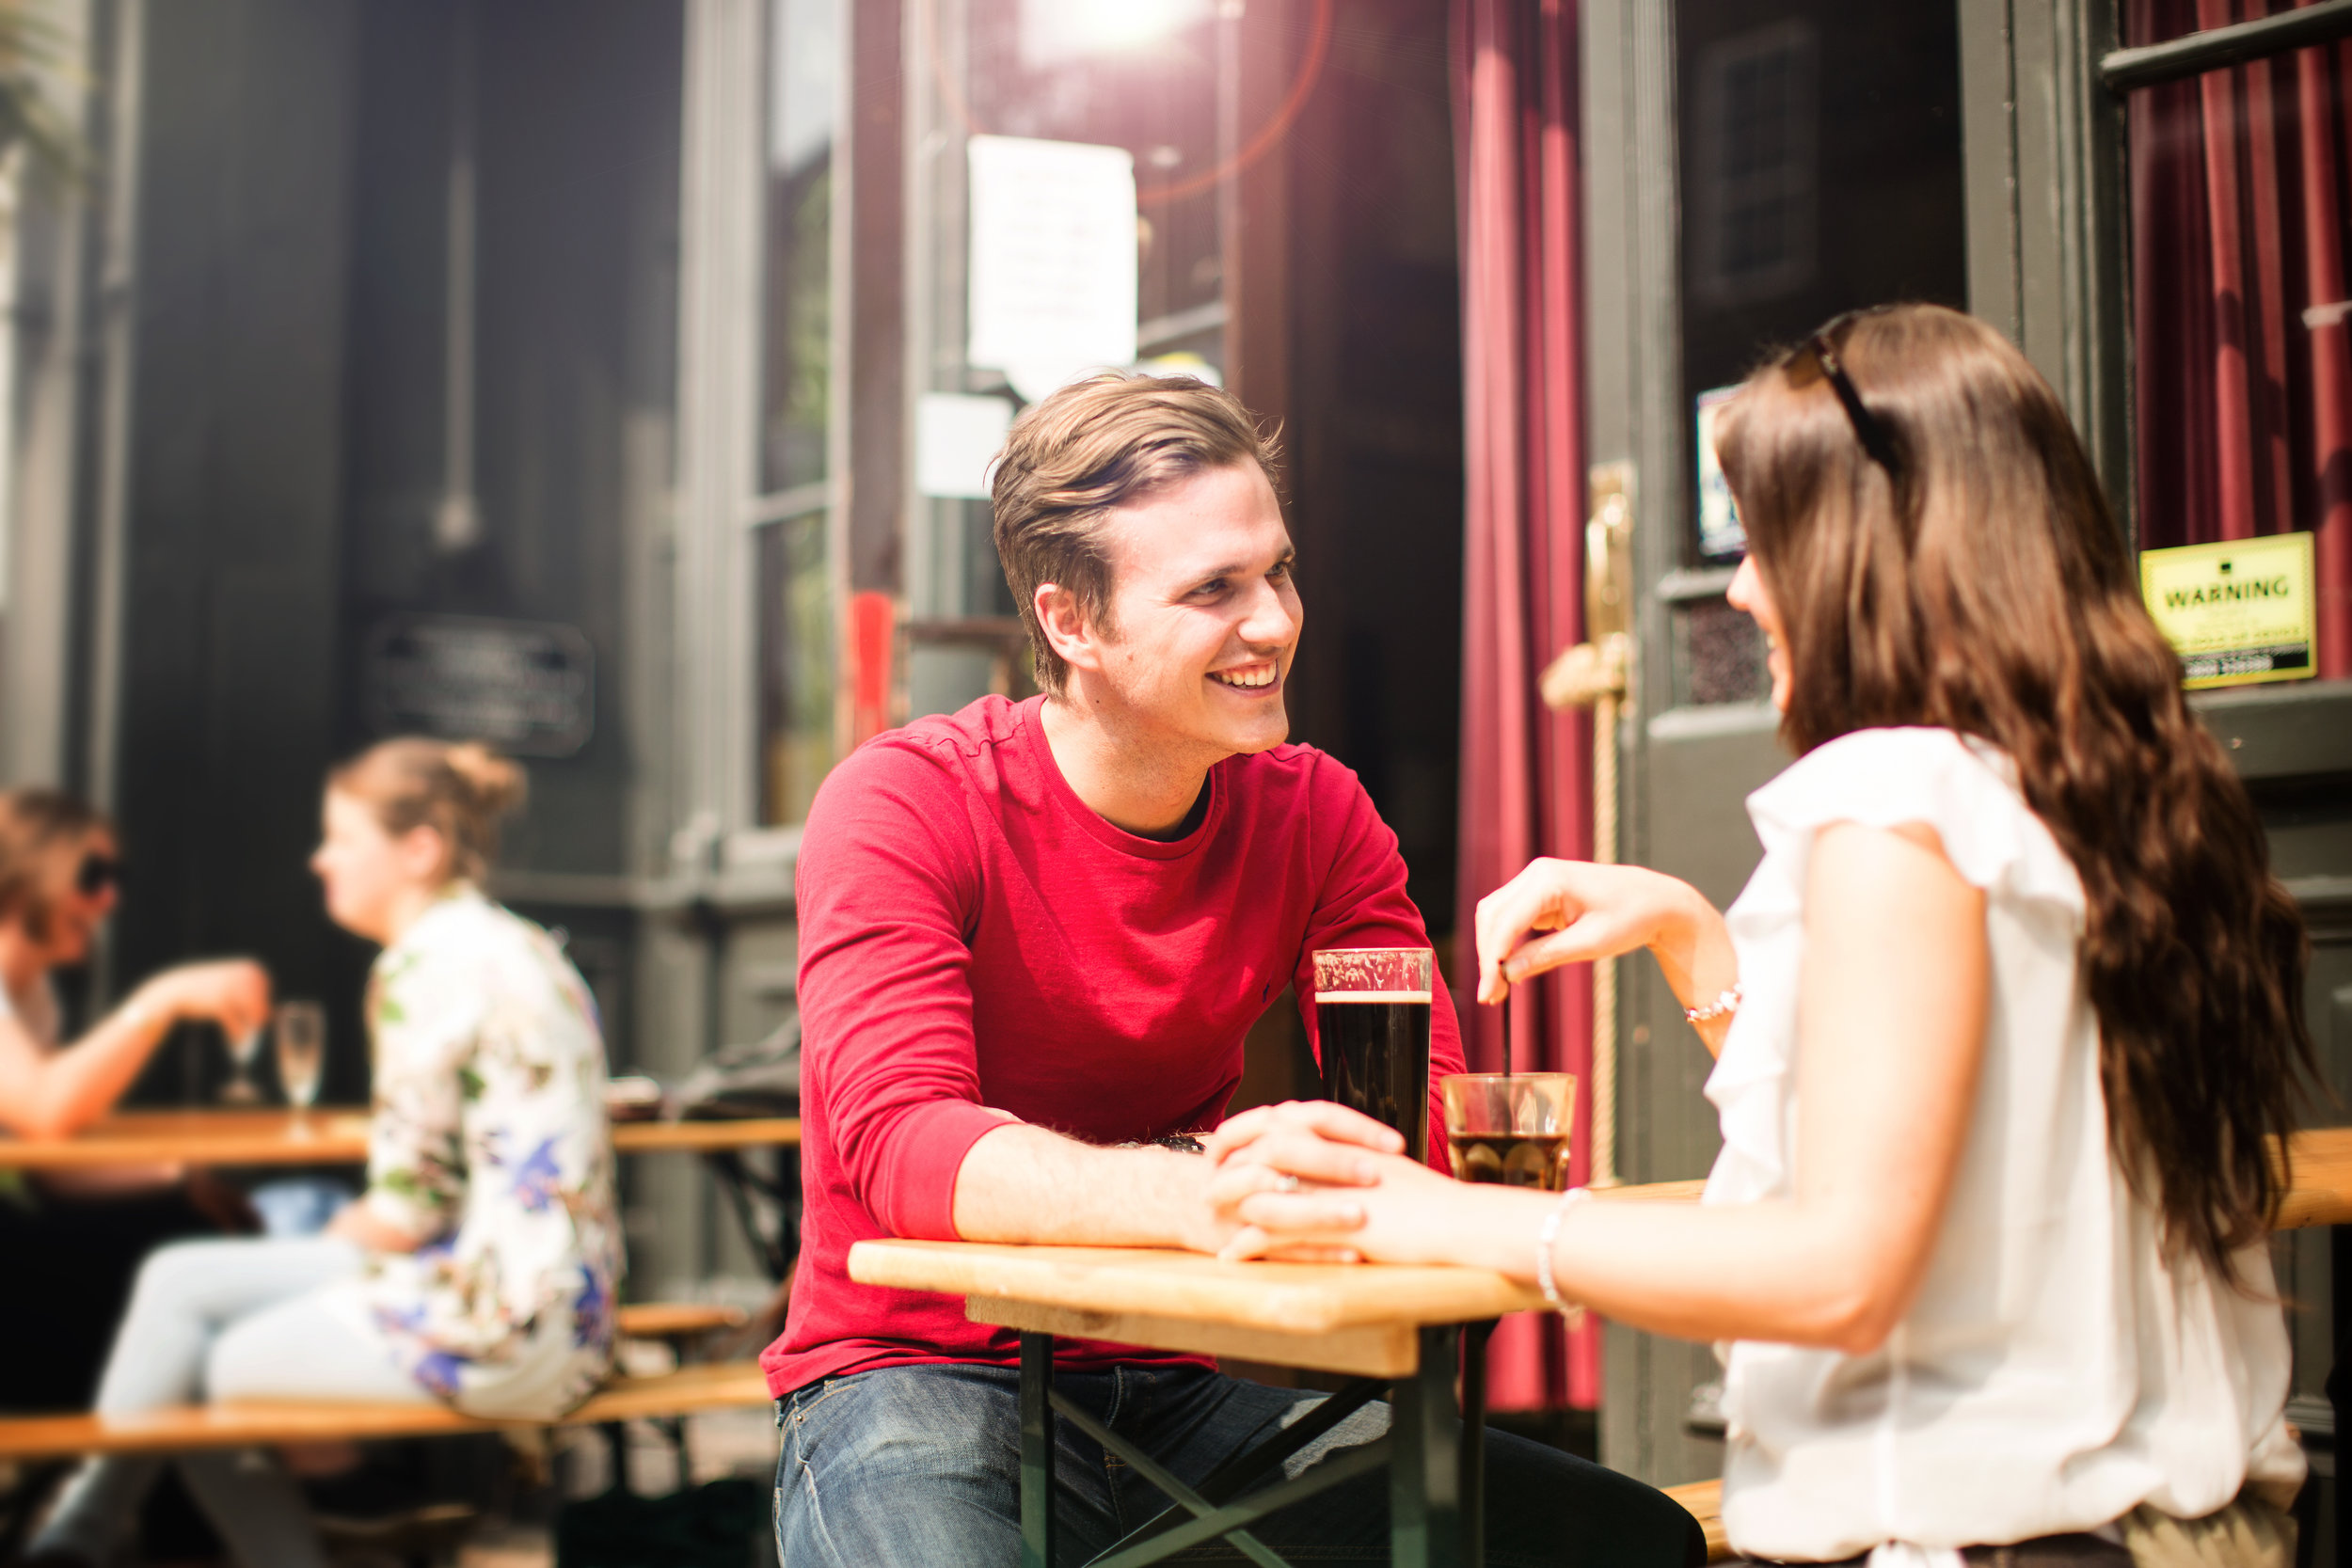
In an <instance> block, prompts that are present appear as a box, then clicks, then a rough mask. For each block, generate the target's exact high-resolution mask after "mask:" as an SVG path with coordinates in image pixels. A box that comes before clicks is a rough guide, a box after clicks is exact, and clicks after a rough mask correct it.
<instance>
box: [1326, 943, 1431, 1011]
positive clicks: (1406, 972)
mask: <svg viewBox="0 0 2352 1568" xmlns="http://www.w3.org/2000/svg"><path fill="white" fill-rule="evenodd" d="M1313 957H1314V965H1315V994H1316V995H1317V996H1334V995H1337V994H1339V993H1340V992H1343V991H1366V992H1371V991H1382V992H1386V991H1400V992H1418V993H1419V995H1418V996H1417V997H1415V998H1414V1000H1417V1001H1422V1002H1426V1001H1428V1000H1429V993H1430V992H1431V991H1432V990H1436V989H1437V988H1436V985H1435V977H1436V974H1437V968H1438V955H1437V954H1436V953H1435V952H1433V951H1431V950H1430V949H1429V948H1426V947H1327V948H1325V949H1323V950H1322V951H1320V952H1318V953H1316V954H1315V955H1313ZM1398 1000H1402V998H1398Z"/></svg>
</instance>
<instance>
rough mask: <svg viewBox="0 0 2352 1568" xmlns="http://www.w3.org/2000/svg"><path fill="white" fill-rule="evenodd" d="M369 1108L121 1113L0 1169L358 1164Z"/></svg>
mask: <svg viewBox="0 0 2352 1568" xmlns="http://www.w3.org/2000/svg"><path fill="white" fill-rule="evenodd" d="M800 1141H801V1124H800V1121H799V1119H798V1118H797V1117H764V1118H760V1119H757V1120H748V1121H621V1122H615V1123H613V1124H612V1147H613V1148H614V1149H615V1150H616V1151H617V1152H619V1153H622V1154H653V1153H662V1152H678V1153H687V1154H718V1153H726V1152H729V1151H733V1150H739V1149H747V1148H793V1147H796V1146H798V1145H799V1143H800ZM367 1157H368V1114H367V1113H366V1112H365V1111H361V1110H355V1109H350V1108H347V1107H341V1106H332V1105H327V1106H321V1107H319V1108H318V1109H316V1110H313V1111H310V1112H297V1111H290V1110H266V1111H122V1112H118V1113H117V1114H116V1115H114V1116H111V1117H104V1118H103V1119H102V1120H100V1121H99V1122H98V1123H96V1124H95V1125H94V1126H92V1127H90V1128H89V1129H88V1130H87V1131H86V1132H78V1133H76V1134H75V1135H74V1136H72V1137H71V1138H44V1139H28V1138H8V1137H0V1170H5V1169H17V1170H71V1169H76V1168H87V1167H89V1166H93V1165H139V1164H156V1163H158V1162H165V1161H179V1162H183V1163H185V1164H194V1165H338V1164H365V1163H366V1161H367Z"/></svg>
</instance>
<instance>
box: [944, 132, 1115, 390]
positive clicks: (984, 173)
mask: <svg viewBox="0 0 2352 1568" xmlns="http://www.w3.org/2000/svg"><path fill="white" fill-rule="evenodd" d="M970 145H971V159H972V273H971V323H972V335H971V343H970V346H969V348H968V349H967V351H966V357H967V358H968V359H969V361H970V362H971V363H972V364H974V365H978V366H985V367H988V368H990V369H993V370H1001V371H1003V372H1005V375H1006V378H1007V379H1009V381H1010V382H1011V383H1012V385H1013V389H1014V390H1015V391H1017V392H1019V393H1020V394H1021V395H1022V396H1023V397H1024V398H1026V399H1028V400H1030V401H1031V402H1034V401H1036V400H1037V399H1039V398H1041V397H1043V396H1044V395H1045V394H1046V393H1048V392H1050V391H1052V390H1053V389H1054V388H1057V387H1059V386H1061V385H1062V384H1063V383H1064V382H1067V381H1069V380H1071V379H1073V377H1075V376H1078V375H1080V374H1083V373H1084V372H1088V371H1093V370H1101V369H1104V368H1106V367H1122V366H1126V365H1131V364H1133V363H1134V362H1135V357H1136V167H1135V159H1134V157H1133V156H1132V155H1131V154H1130V153H1129V152H1128V151H1127V150H1126V149H1124V148H1120V147H1095V146H1090V145H1089V144H1087V143H1084V142H1057V141H1032V140H1029V139H1026V138H1025V137H1019V136H974V137H973V138H972V140H971V144H970Z"/></svg>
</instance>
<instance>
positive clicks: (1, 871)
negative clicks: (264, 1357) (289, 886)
mask: <svg viewBox="0 0 2352 1568" xmlns="http://www.w3.org/2000/svg"><path fill="white" fill-rule="evenodd" d="M120 881H121V860H120V851H119V847H118V845H117V841H116V837H115V830H114V825H113V824H112V823H111V822H109V821H108V820H107V819H106V817H105V816H103V814H101V813H100V812H98V811H97V810H96V809H95V808H93V807H91V806H90V805H88V804H87V802H85V801H83V800H78V799H76V798H74V797H73V796H72V795H68V794H64V793H62V792H60V791H56V790H50V789H15V790H8V791H5V792H0V1131H5V1132H8V1133H10V1134H13V1135H15V1136H17V1137H23V1138H61V1137H67V1136H71V1135H72V1133H74V1132H79V1131H81V1130H82V1129H83V1128H85V1127H87V1126H88V1125H89V1124H90V1123H91V1122H93V1121H95V1120H97V1119H98V1118H99V1117H102V1116H103V1115H105V1114H106V1113H107V1112H108V1111H109V1110H111V1109H112V1108H113V1107H114V1104H115V1101H117V1100H119V1099H120V1098H121V1096H122V1094H123V1091H124V1090H126V1089H128V1088H129V1087H130V1086H131V1084H132V1081H133V1080H134V1079H135V1078H136V1077H137V1076H138V1074H139V1070H140V1069H142V1068H143V1067H145V1066H146V1065H147V1060H148V1058H149V1057H150V1056H151V1054H152V1053H154V1051H155V1048H156V1047H157V1046H158V1045H160V1044H161V1043H162V1042H163V1041H164V1039H165V1038H166V1037H167V1036H169V1035H170V1033H171V1032H172V1030H173V1028H174V1027H175V1026H177V1025H178V1024H180V1023H183V1022H198V1021H201V1022H212V1023H216V1024H218V1025H219V1026H220V1027H221V1028H222V1029H223V1030H224V1031H226V1032H228V1033H229V1034H230V1035H232V1036H235V1035H241V1034H244V1033H246V1031H248V1030H252V1029H258V1028H260V1027H262V1024H263V1023H265V1022H267V1021H268V1018H269V1009H270V987H269V976H268V974H265V973H264V972H263V971H262V967H261V966H260V965H259V964H256V963H252V962H250V961H248V960H245V959H229V960H224V961H217V962H209V963H192V964H183V965H180V966H178V967H176V968H172V969H167V970H165V971H163V972H162V973H161V974H155V975H153V976H151V977H150V978H149V979H148V980H147V981H146V982H144V983H143V984H141V985H140V986H139V987H138V988H137V989H136V990H133V991H132V992H131V994H130V995H129V996H128V997H127V998H125V999H124V1000H123V1001H122V1002H121V1004H120V1005H119V1006H116V1007H115V1008H114V1009H113V1010H112V1011H110V1012H108V1013H107V1014H106V1015H105V1016H104V1017H103V1018H101V1019H100V1020H98V1022H96V1023H95V1024H94V1025H93V1026H92V1027H91V1028H90V1030H89V1031H88V1032H87V1034H85V1035H84V1036H83V1037H81V1038H80V1039H78V1040H76V1041H74V1042H72V1044H71V1045H68V1044H64V1043H63V1042H62V1041H61V1040H60V1038H59V1036H60V1033H61V1029H60V1022H59V1010H58V1006H57V998H56V990H55V989H54V988H53V985H52V981H51V975H52V972H54V971H56V970H58V969H71V968H73V967H76V966H78V965H80V964H83V963H85V962H87V960H88V958H89V955H90V951H91V949H92V947H93V946H94V945H95V943H96V941H97V936H98V928H99V927H100V926H101V925H102V924H103V922H104V921H105V919H106V917H107V916H108V915H109V914H111V913H113V912H114V907H115V903H116V899H117V897H118V895H119V887H120ZM251 1227H252V1212H251V1210H250V1208H249V1207H248V1206H247V1205H246V1202H245V1199H244V1197H243V1196H242V1195H241V1194H239V1193H238V1192H237V1191H236V1190H235V1189H234V1188H232V1187H230V1186H228V1185H227V1184H226V1183H224V1182H221V1181H219V1180H217V1179H215V1178H214V1177H213V1176H212V1175H211V1174H210V1173H209V1172H206V1171H202V1170H186V1169H183V1168H181V1167H178V1166H171V1165H141V1166H135V1167H121V1168H98V1169H90V1170H75V1171H56V1172H42V1173H40V1174H39V1175H38V1176H29V1177H28V1176H22V1175H19V1174H16V1173H13V1172H0V1257H5V1258H7V1259H8V1262H9V1265H10V1271H11V1273H13V1274H14V1275H16V1276H17V1277H18V1278H20V1279H26V1280H38V1281H40V1288H39V1289H38V1290H29V1291H8V1292H6V1293H5V1295H0V1336H5V1337H6V1338H7V1342H8V1343H10V1344H15V1345H20V1346H39V1347H40V1354H38V1355H24V1354H20V1355H15V1356H11V1357H9V1358H8V1362H7V1363H6V1365H5V1367H0V1409H12V1410H67V1409H81V1408H87V1405H88V1403H89V1401H90V1398H91V1395H92V1393H93V1391H94V1390H95V1388H96V1386H97V1382H98V1373H99V1370H100V1369H101V1367H102V1366H103V1364H104V1361H105V1355H106V1348H107V1344H108V1342H109V1340H110V1338H112V1335H113V1332H114V1325H115V1323H116V1322H117V1321H118V1320H119V1318H120V1317H121V1315H122V1308H123V1306H124V1304H125V1303H126V1302H127V1301H128V1300H129V1298H130V1291H131V1282H132V1279H133V1277H134V1275H135V1273H136V1270H137V1268H138V1264H139V1260H140V1259H143V1258H144V1257H146V1255H147V1254H148V1253H149V1252H151V1251H152V1250H153V1249H154V1248H155V1247H157V1246H159V1245H161V1244H162V1243H165V1242H168V1241H171V1240H174V1239H176V1238H179V1237H183V1236H194V1235H201V1234H204V1233H206V1232H212V1231H220V1230H244V1229H250V1228H251Z"/></svg>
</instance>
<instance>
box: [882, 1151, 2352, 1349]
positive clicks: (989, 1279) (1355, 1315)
mask: <svg viewBox="0 0 2352 1568" xmlns="http://www.w3.org/2000/svg"><path fill="white" fill-rule="evenodd" d="M2291 1148H2292V1152H2293V1156H2294V1176H2295V1184H2294V1187H2293V1188H2292V1190H2291V1191H2290V1192H2289V1193H2288V1195H2287V1197H2286V1200H2285V1202H2284V1203H2283V1204H2282V1205H2281V1206H2280V1215H2279V1224H2278V1228H2280V1229H2281V1230H2286V1229H2295V1228H2298V1227H2305V1226H2315V1225H2344V1224H2352V1128H2341V1127H2338V1128H2325V1129H2319V1130H2316V1131H2312V1132H2301V1133H2297V1134H2296V1137H2295V1139H2294V1140H2293V1143H2292V1146H2291ZM1704 1185H1705V1183H1703V1182H1699V1181H1661V1182H1659V1183H1656V1184H1655V1185H1651V1186H1639V1187H1619V1188H1616V1189H1614V1190H1613V1191H1610V1192H1607V1193H1604V1194H1597V1195H1596V1196H1604V1197H1606V1198H1608V1199H1609V1200H1610V1201H1612V1202H1620V1203H1623V1202H1636V1203H1640V1202H1650V1203H1692V1202H1696V1201H1697V1199H1698V1196H1699V1191H1700V1189H1701V1188H1702V1187H1703V1186H1704ZM850 1278H852V1279H855V1280H857V1281H858V1282H859V1283H861V1284H866V1285H883V1286H895V1287H897V1288H898V1289H900V1290H909V1291H938V1292H940V1293H941V1294H944V1295H960V1296H962V1297H964V1298H965V1303H964V1307H965V1312H966V1314H967V1315H968V1316H969V1317H970V1318H971V1319H972V1320H973V1321H974V1322H975V1323H993V1324H996V1325H999V1326H1001V1327H1006V1328H1018V1329H1025V1330H1027V1331H1029V1332H1031V1333H1041V1334H1053V1335H1057V1336H1060V1337H1063V1338H1081V1339H1101V1340H1109V1341H1112V1342H1115V1343H1120V1344H1131V1345H1149V1346H1152V1347H1154V1348H1156V1349H1160V1350H1175V1351H1190V1352H1195V1353H1198V1354H1207V1355H1234V1356H1241V1357H1244V1358H1247V1359H1248V1360H1253V1361H1269V1362H1274V1363H1276V1364H1278V1365H1283V1366H1295V1367H1311V1368H1315V1369H1317V1370H1325V1371H1340V1372H1356V1373H1359V1374H1362V1375H1368V1376H1377V1377H1402V1376H1405V1375H1407V1374H1408V1373H1410V1372H1411V1371H1412V1370H1414V1369H1415V1367H1416V1366H1417V1365H1418V1362H1419V1355H1420V1351H1419V1344H1420V1341H1419V1330H1420V1329H1421V1328H1422V1327H1424V1326H1427V1325H1434V1324H1438V1323H1472V1322H1477V1321H1479V1320H1482V1319H1486V1318H1494V1317H1500V1316H1501V1315H1502V1314H1503V1313H1505V1312H1517V1311H1522V1310H1525V1309H1528V1308H1532V1307H1541V1306H1542V1305H1543V1298H1542V1296H1541V1295H1539V1294H1538V1293H1537V1292H1536V1291H1535V1289H1534V1287H1533V1286H1529V1285H1521V1284H1518V1283H1517V1282H1516V1281H1514V1280H1512V1279H1510V1278H1508V1277H1506V1276H1504V1275H1499V1274H1492V1273H1489V1272H1487V1271H1486V1270H1484V1269H1463V1268H1407V1267H1402V1266H1399V1265H1395V1264H1386V1263H1224V1262H1219V1261H1218V1260H1217V1259H1214V1258H1209V1257H1204V1256H1202V1255H1200V1254H1199V1253H1190V1252H1174V1251H1165V1250H1160V1249H1155V1248H1148V1247H1070V1246H1003V1245H993V1244H989V1243H975V1242H915V1241H876V1242H860V1243H858V1244H857V1245H855V1246H853V1247H851V1248H850Z"/></svg>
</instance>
